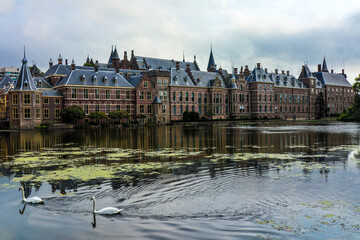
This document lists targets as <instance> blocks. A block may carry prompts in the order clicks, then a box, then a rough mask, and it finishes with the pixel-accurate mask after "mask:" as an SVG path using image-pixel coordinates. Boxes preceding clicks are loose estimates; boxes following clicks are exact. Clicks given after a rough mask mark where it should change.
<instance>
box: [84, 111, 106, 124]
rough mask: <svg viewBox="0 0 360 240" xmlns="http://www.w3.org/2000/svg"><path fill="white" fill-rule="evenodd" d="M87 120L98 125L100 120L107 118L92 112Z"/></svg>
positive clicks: (101, 113) (100, 113) (103, 114)
mask: <svg viewBox="0 0 360 240" xmlns="http://www.w3.org/2000/svg"><path fill="white" fill-rule="evenodd" d="M89 118H90V119H94V120H96V124H99V120H100V119H107V118H108V117H107V116H106V114H105V113H103V112H92V113H90V115H89Z"/></svg>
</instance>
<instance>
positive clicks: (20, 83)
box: [13, 47, 38, 91]
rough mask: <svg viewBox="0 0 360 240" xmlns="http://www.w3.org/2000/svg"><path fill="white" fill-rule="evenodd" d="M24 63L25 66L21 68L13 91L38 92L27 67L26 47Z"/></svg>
mask: <svg viewBox="0 0 360 240" xmlns="http://www.w3.org/2000/svg"><path fill="white" fill-rule="evenodd" d="M22 63H23V64H22V66H21V69H20V72H19V76H18V78H17V80H16V83H15V87H14V89H13V90H24V91H38V89H37V88H36V85H35V83H34V81H33V79H32V76H31V73H30V70H29V67H28V65H27V60H26V55H25V47H24V58H23V60H22Z"/></svg>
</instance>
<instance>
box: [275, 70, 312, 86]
mask: <svg viewBox="0 0 360 240" xmlns="http://www.w3.org/2000/svg"><path fill="white" fill-rule="evenodd" d="M269 77H270V79H271V81H272V82H273V83H274V86H275V87H290V88H307V87H306V86H305V85H304V84H303V82H301V81H299V80H298V79H297V78H296V77H294V76H293V75H286V74H276V73H270V74H269Z"/></svg>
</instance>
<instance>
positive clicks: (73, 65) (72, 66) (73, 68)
mask: <svg viewBox="0 0 360 240" xmlns="http://www.w3.org/2000/svg"><path fill="white" fill-rule="evenodd" d="M71 70H75V61H74V59H73V60H72V62H71Z"/></svg>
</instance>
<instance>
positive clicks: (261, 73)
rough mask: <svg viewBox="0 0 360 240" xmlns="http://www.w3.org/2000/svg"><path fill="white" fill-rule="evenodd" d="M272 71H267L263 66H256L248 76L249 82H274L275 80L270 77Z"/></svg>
mask: <svg viewBox="0 0 360 240" xmlns="http://www.w3.org/2000/svg"><path fill="white" fill-rule="evenodd" d="M270 76H271V73H270V74H269V73H266V72H265V70H264V69H263V68H254V70H253V71H252V72H251V73H250V75H249V76H248V77H247V78H246V80H247V82H248V83H251V82H264V83H272V82H273V80H272V79H271V78H270Z"/></svg>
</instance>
